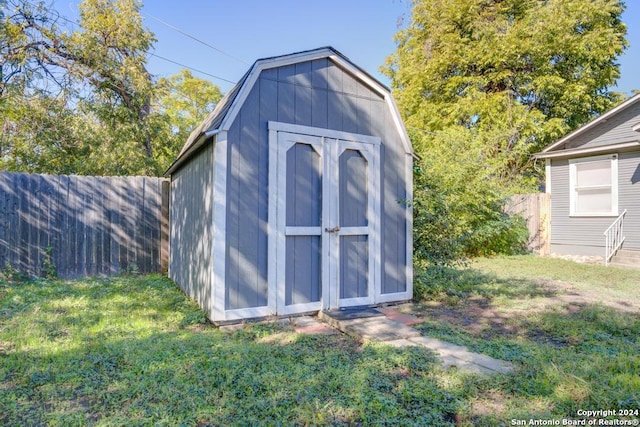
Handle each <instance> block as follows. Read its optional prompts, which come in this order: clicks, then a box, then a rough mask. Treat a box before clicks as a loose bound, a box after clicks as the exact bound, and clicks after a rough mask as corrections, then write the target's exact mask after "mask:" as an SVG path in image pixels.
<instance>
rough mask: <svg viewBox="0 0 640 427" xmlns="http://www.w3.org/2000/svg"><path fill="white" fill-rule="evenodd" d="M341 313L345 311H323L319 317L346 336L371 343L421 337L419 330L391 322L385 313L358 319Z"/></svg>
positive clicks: (397, 322)
mask: <svg viewBox="0 0 640 427" xmlns="http://www.w3.org/2000/svg"><path fill="white" fill-rule="evenodd" d="M369 310H375V309H369ZM341 311H342V312H343V311H344V310H336V311H321V312H320V313H319V314H318V317H319V318H320V319H322V320H323V321H324V322H326V323H328V324H329V325H331V326H333V327H334V328H336V329H338V330H340V331H342V332H344V333H346V334H349V335H351V336H354V337H357V338H365V339H368V340H371V341H394V340H399V339H406V338H410V337H417V336H420V332H418V331H417V330H415V329H413V328H411V327H409V326H406V325H404V324H403V323H402V322H399V321H396V320H391V319H389V318H387V317H386V316H384V314H383V313H380V314H379V315H367V316H365V317H358V316H357V314H356V313H355V312H354V313H352V316H349V317H348V318H345V317H344V315H343V314H344V313H341ZM376 311H377V310H376Z"/></svg>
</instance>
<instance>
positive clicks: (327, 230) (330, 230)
mask: <svg viewBox="0 0 640 427" xmlns="http://www.w3.org/2000/svg"><path fill="white" fill-rule="evenodd" d="M324 231H326V232H327V233H336V232H338V231H340V226H339V225H336V226H335V227H333V228H325V229H324Z"/></svg>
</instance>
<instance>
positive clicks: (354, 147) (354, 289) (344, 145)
mask: <svg viewBox="0 0 640 427" xmlns="http://www.w3.org/2000/svg"><path fill="white" fill-rule="evenodd" d="M336 148H337V153H336V160H337V162H336V165H337V170H338V185H337V188H336V190H337V194H336V196H337V200H338V206H337V211H338V212H337V213H338V215H337V217H338V218H337V219H338V225H339V231H338V233H337V234H338V235H337V238H338V239H339V245H338V253H337V254H336V260H337V262H338V267H337V268H338V291H339V301H338V306H339V307H346V306H350V305H361V304H371V303H373V302H374V300H373V287H372V286H371V285H372V279H373V269H372V266H373V262H372V261H371V260H370V256H371V254H372V252H373V251H372V250H371V249H370V245H371V239H370V238H369V235H370V231H371V227H370V217H372V215H373V209H372V208H373V207H374V204H375V202H374V201H373V196H374V189H373V182H374V181H373V178H374V175H375V172H374V171H372V170H371V167H370V164H371V163H374V159H373V158H374V156H373V154H374V153H373V147H372V146H370V145H367V144H358V143H354V142H348V141H337V147H336Z"/></svg>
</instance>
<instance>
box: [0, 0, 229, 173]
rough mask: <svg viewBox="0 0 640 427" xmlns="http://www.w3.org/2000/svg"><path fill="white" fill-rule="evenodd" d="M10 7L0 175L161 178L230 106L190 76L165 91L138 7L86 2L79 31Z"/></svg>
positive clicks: (1, 38)
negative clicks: (222, 107)
mask: <svg viewBox="0 0 640 427" xmlns="http://www.w3.org/2000/svg"><path fill="white" fill-rule="evenodd" d="M6 3H7V5H6V6H7V9H9V10H11V11H12V13H10V14H6V15H3V16H2V17H0V19H2V25H0V56H2V58H3V62H2V64H0V66H1V67H2V70H1V72H0V117H2V119H1V120H2V122H1V123H0V124H1V125H2V127H1V132H2V133H1V134H0V169H6V170H10V171H19V172H40V173H62V174H70V173H76V174H87V175H159V174H162V173H163V172H164V170H165V169H166V168H167V167H168V166H169V164H170V163H171V162H172V161H173V160H174V159H175V157H176V156H177V154H178V152H179V150H180V148H181V146H182V144H183V143H184V142H185V140H186V135H188V131H187V128H188V127H193V126H195V125H194V123H197V122H198V121H200V120H202V119H203V118H204V116H205V114H206V113H207V112H208V111H209V110H210V109H211V108H212V105H213V103H215V102H217V101H218V100H219V99H220V97H221V95H220V90H219V89H218V88H217V87H216V86H215V85H213V84H211V83H209V82H207V81H205V80H201V79H197V78H194V77H193V76H191V74H190V73H188V72H185V71H182V72H181V73H180V74H179V75H177V76H172V77H169V78H167V79H160V80H159V81H156V79H155V78H154V77H153V76H152V75H151V74H150V73H149V72H148V71H147V69H146V61H147V56H148V52H149V51H150V50H151V49H152V48H153V43H154V42H155V37H154V35H153V33H151V32H150V31H149V30H148V29H146V28H145V27H144V26H143V25H142V17H141V15H140V8H141V6H142V5H141V3H139V2H137V1H136V0H84V1H82V2H81V3H80V4H79V12H80V19H79V27H76V26H70V25H69V21H68V20H66V18H62V17H60V16H59V15H58V12H57V11H56V10H55V9H53V8H52V7H50V6H46V5H45V4H44V3H42V2H38V3H34V2H30V1H27V0H6ZM206 97H210V98H209V99H208V100H205V99H206ZM185 100H187V101H189V102H187V103H188V104H189V105H191V107H190V108H187V109H186V110H185V111H184V113H177V112H176V108H181V107H185V102H186V101H185ZM191 101H193V102H191ZM189 130H190V129H189Z"/></svg>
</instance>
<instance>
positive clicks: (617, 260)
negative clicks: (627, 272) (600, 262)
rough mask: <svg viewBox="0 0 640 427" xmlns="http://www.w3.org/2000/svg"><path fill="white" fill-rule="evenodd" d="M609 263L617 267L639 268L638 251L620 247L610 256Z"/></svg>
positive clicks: (639, 256)
mask: <svg viewBox="0 0 640 427" xmlns="http://www.w3.org/2000/svg"><path fill="white" fill-rule="evenodd" d="M609 265H610V266H612V267H619V268H633V269H640V251H632V250H629V249H621V250H619V251H618V252H617V253H616V254H615V256H614V257H613V258H611V262H609Z"/></svg>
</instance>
